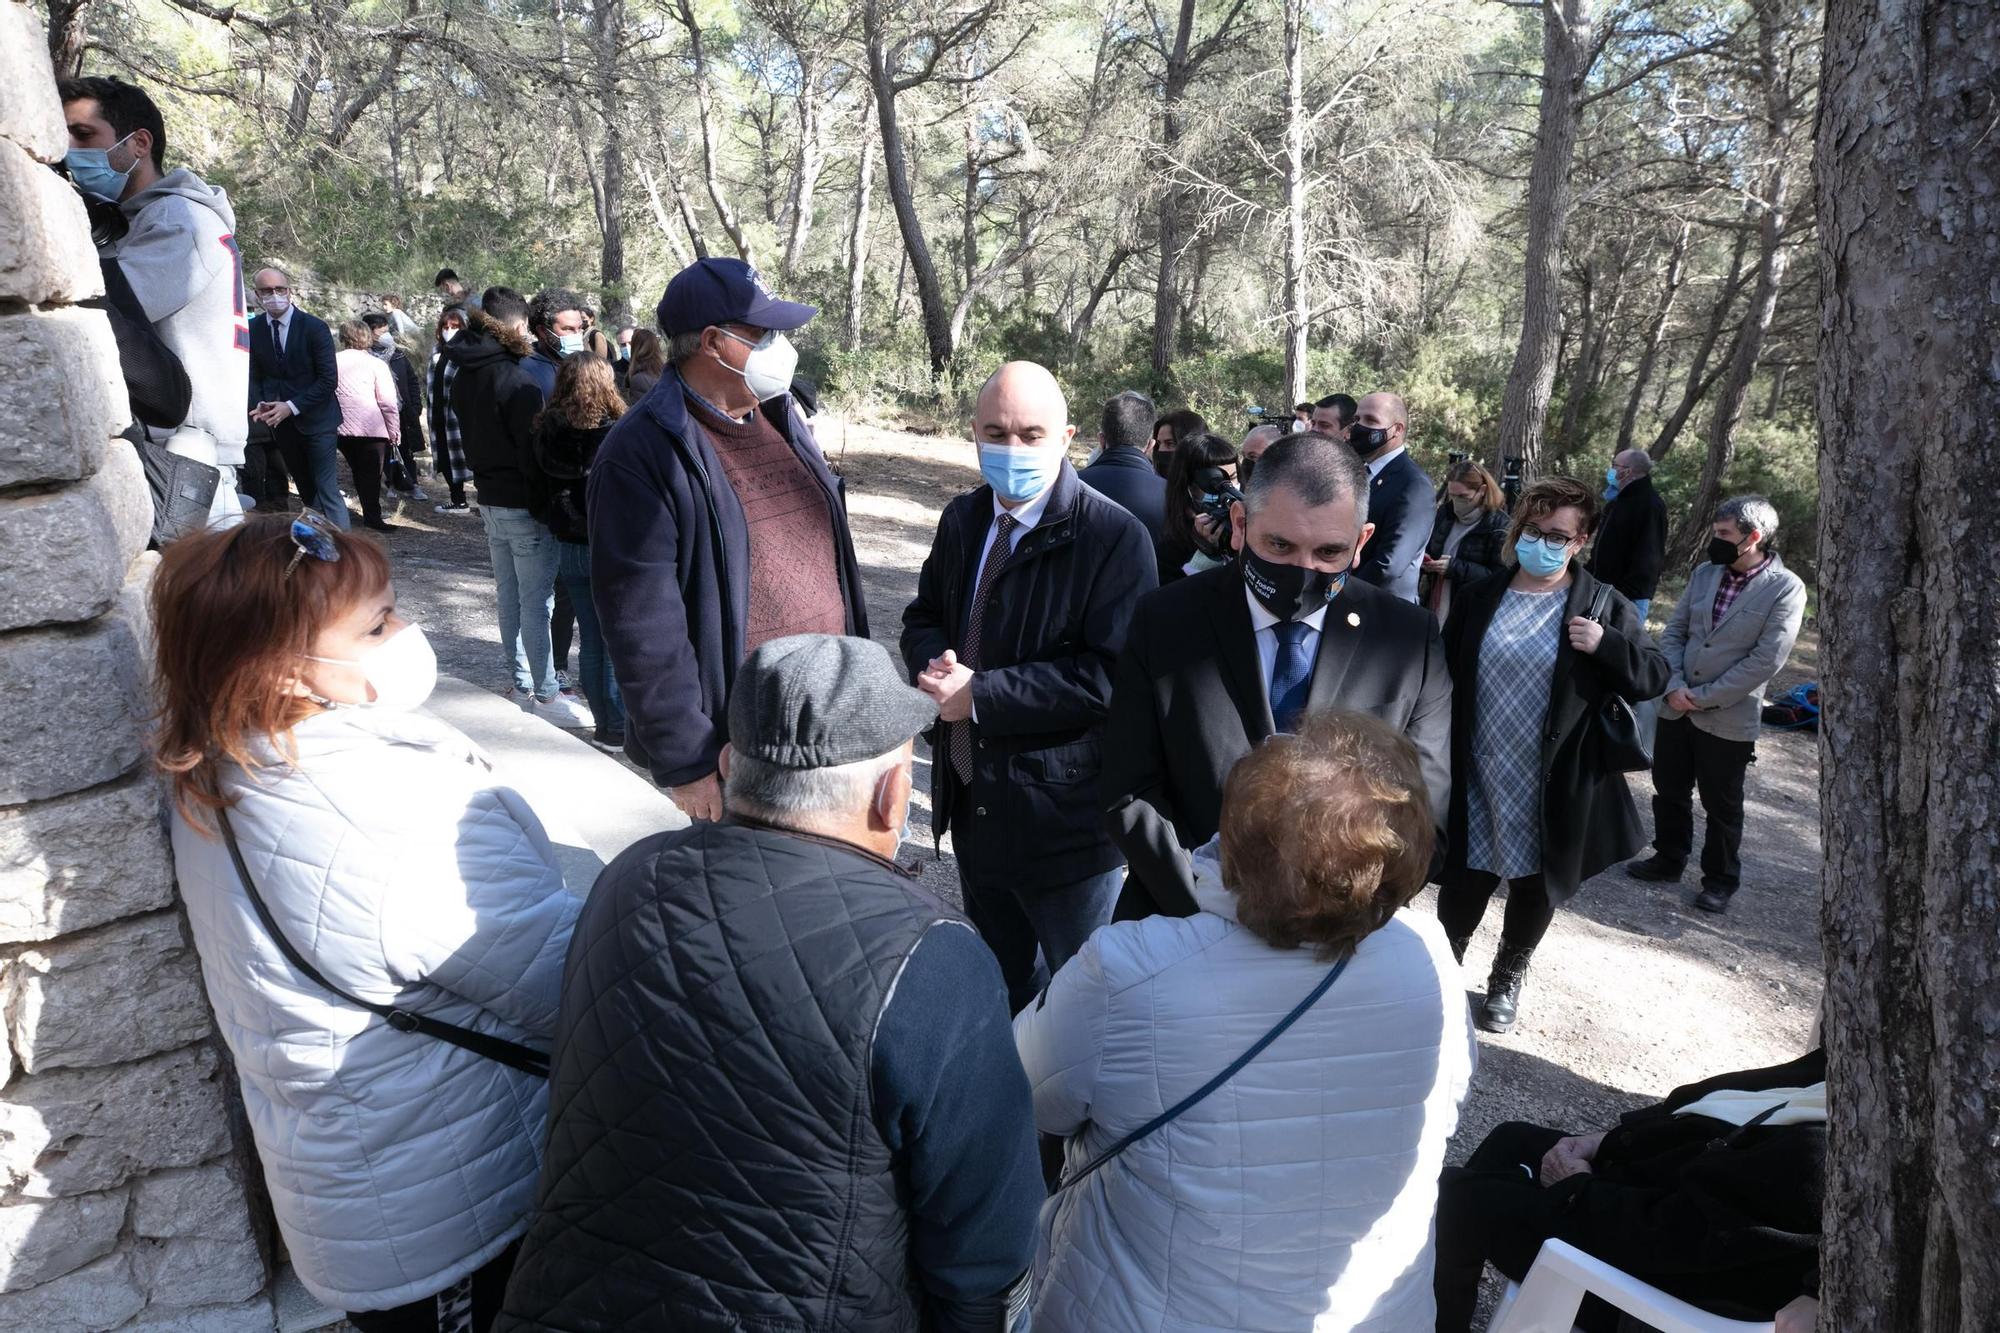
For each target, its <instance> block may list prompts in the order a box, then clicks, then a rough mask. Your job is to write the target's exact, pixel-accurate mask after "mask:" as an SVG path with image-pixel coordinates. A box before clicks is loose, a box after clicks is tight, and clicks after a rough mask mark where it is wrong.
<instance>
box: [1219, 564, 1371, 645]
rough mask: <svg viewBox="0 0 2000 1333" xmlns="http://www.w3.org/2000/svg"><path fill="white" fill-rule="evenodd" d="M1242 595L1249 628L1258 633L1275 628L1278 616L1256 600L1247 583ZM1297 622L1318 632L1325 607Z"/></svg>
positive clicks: (1324, 616) (1322, 620)
mask: <svg viewBox="0 0 2000 1333" xmlns="http://www.w3.org/2000/svg"><path fill="white" fill-rule="evenodd" d="M1349 577H1350V578H1351V577H1353V576H1352V575H1349ZM1243 597H1244V600H1246V601H1248V602H1249V603H1250V628H1251V629H1253V630H1255V631H1256V632H1257V633H1259V634H1262V633H1263V632H1264V631H1265V630H1267V629H1275V628H1276V627H1277V624H1278V618H1277V617H1276V616H1274V615H1272V614H1271V613H1270V611H1268V610H1266V609H1265V606H1264V604H1263V603H1262V602H1260V601H1258V600H1257V598H1256V597H1255V596H1254V595H1252V594H1251V592H1250V585H1249V584H1247V583H1246V584H1245V585H1243ZM1299 623H1300V624H1302V625H1308V626H1310V627H1311V628H1312V632H1313V633H1315V634H1318V633H1319V632H1320V626H1322V625H1324V624H1325V623H1326V608H1325V607H1324V606H1322V607H1320V608H1319V609H1318V610H1317V611H1314V612H1313V613H1312V614H1311V615H1309V616H1306V617H1305V618H1303V619H1302V620H1300V622H1299Z"/></svg>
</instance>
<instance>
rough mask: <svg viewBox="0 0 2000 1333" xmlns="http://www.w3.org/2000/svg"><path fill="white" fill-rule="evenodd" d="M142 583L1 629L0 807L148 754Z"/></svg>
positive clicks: (65, 789)
mask: <svg viewBox="0 0 2000 1333" xmlns="http://www.w3.org/2000/svg"><path fill="white" fill-rule="evenodd" d="M0 146H4V145H0ZM141 566H143V568H144V572H145V573H147V574H150V572H151V566H150V565H148V564H145V562H134V568H135V570H137V569H139V568H140V567H141ZM135 582H136V580H135V579H128V580H127V582H126V586H125V590H124V591H123V593H121V595H120V597H119V602H118V606H117V608H116V609H115V610H113V611H112V612H110V613H109V614H107V615H104V616H102V617H100V618H99V619H97V620H93V621H91V622H89V623H88V624H84V625H74V626H71V625H64V626H56V627H52V628H48V629H29V630H15V631H14V632H12V633H10V634H0V736H4V737H6V738H7V739H6V747H7V748H6V754H7V759H6V762H5V763H0V806H8V805H21V804H24V803H25V802H28V801H41V800H47V799H48V798H49V797H52V796H67V795H68V794H69V793H71V792H75V791H82V790H84V789H85V788H87V787H95V786H98V785H100V784H102V783H106V782H109V781H111V780H112V779H113V778H117V777H122V776H123V775H125V774H126V773H129V772H131V771H132V769H133V768H134V767H135V766H136V765H137V764H138V763H139V761H140V759H141V758H142V757H143V756H144V754H145V742H144V729H145V716H146V712H147V705H146V703H145V700H146V698H147V696H148V691H149V686H148V681H147V672H148V669H149V668H148V665H147V661H146V653H147V645H148V635H149V633H150V631H149V630H148V628H147V625H146V616H145V603H144V599H143V596H142V593H143V588H142V587H135ZM85 741H88V744H85V743H83V742H85Z"/></svg>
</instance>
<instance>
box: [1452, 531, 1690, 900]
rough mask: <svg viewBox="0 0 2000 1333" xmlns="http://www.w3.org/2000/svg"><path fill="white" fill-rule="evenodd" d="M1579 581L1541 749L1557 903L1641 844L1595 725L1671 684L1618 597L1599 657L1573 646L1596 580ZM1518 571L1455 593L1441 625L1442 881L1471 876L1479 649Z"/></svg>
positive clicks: (1547, 876) (1546, 856) (1568, 606)
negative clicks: (1446, 743) (1613, 700)
mask: <svg viewBox="0 0 2000 1333" xmlns="http://www.w3.org/2000/svg"><path fill="white" fill-rule="evenodd" d="M1571 570H1572V573H1573V574H1574V579H1573V581H1572V582H1571V584H1570V589H1569V596H1568V598H1567V599H1566V602H1565V605H1564V607H1563V614H1562V619H1561V621H1560V622H1559V623H1558V626H1557V631H1556V632H1557V633H1558V634H1560V635H1561V636H1562V637H1561V647H1560V648H1558V650H1557V652H1556V666H1555V674H1554V677H1553V680H1552V683H1551V684H1550V687H1549V713H1548V719H1547V721H1546V723H1545V724H1544V727H1543V732H1542V742H1541V750H1542V755H1541V772H1542V878H1543V881H1544V882H1545V883H1546V884H1547V886H1548V894H1549V898H1550V899H1551V901H1554V902H1558V903H1560V902H1566V901H1568V900H1569V899H1570V898H1571V897H1572V896H1574V895H1575V893H1576V891H1577V887H1578V886H1579V885H1581V884H1582V883H1583V881H1585V880H1587V879H1589V878H1590V877H1591V876H1592V875H1595V874H1597V873H1598V872H1599V871H1601V870H1603V869H1604V868H1605V867H1607V866H1610V865H1613V864H1616V863H1617V862H1619V861H1623V860H1625V859H1627V858H1628V857H1630V856H1632V855H1633V854H1634V853H1636V852H1637V851H1638V850H1639V848H1640V847H1641V846H1643V845H1644V839H1643V837H1642V835H1641V832H1640V828H1639V812H1638V810H1637V808H1636V807H1634V805H1633V804H1632V793H1631V791H1630V789H1628V788H1627V787H1626V785H1625V775H1624V774H1623V773H1618V772H1613V771H1612V770H1611V769H1609V768H1607V767H1606V766H1605V764H1604V762H1603V759H1602V757H1601V754H1600V745H1599V740H1598V730H1597V728H1596V727H1595V725H1594V724H1593V719H1594V718H1595V716H1596V715H1597V713H1598V711H1599V710H1600V709H1601V708H1602V707H1603V705H1604V701H1605V700H1606V699H1608V698H1609V697H1611V696H1612V695H1614V694H1615V695H1617V696H1618V697H1620V698H1622V699H1624V700H1626V701H1627V702H1629V703H1638V702H1639V701H1641V700H1644V699H1652V698H1655V697H1657V696H1658V695H1659V694H1660V692H1661V691H1662V690H1664V689H1666V687H1667V675H1668V672H1667V659H1666V657H1665V656H1664V655H1663V654H1662V653H1661V652H1660V650H1659V647H1658V646H1657V645H1656V644H1654V642H1653V640H1652V639H1651V638H1650V637H1649V636H1648V635H1647V634H1646V631H1645V627H1644V626H1643V625H1641V624H1640V623H1639V614H1638V612H1637V611H1635V610H1633V608H1632V604H1631V603H1630V602H1628V601H1626V600H1625V599H1624V598H1623V597H1621V596H1616V595H1614V596H1613V597H1612V598H1611V604H1610V606H1609V607H1608V608H1607V609H1606V610H1605V613H1604V620H1603V625H1604V641H1603V642H1602V643H1600V644H1599V645H1598V646H1597V651H1596V652H1595V653H1592V654H1589V655H1587V656H1585V655H1580V654H1578V653H1576V652H1575V651H1573V650H1572V649H1571V648H1570V646H1569V629H1568V627H1569V622H1570V620H1571V619H1573V618H1574V617H1576V616H1581V615H1587V614H1588V613H1589V611H1590V604H1591V599H1592V598H1593V597H1594V596H1596V594H1597V588H1598V583H1597V580H1596V579H1594V578H1592V577H1591V576H1590V575H1589V574H1587V573H1585V572H1584V571H1582V570H1579V569H1576V568H1575V566H1574V565H1572V566H1571ZM1513 577H1514V571H1513V570H1512V569H1511V568H1508V569H1502V570H1501V571H1500V572H1499V573H1497V574H1494V575H1493V576H1492V577H1490V578H1487V579H1485V580H1482V581H1481V582H1479V583H1475V584H1473V585H1472V586H1471V587H1469V588H1466V589H1463V590H1461V591H1458V592H1454V593H1453V594H1452V602H1451V615H1450V617H1449V618H1448V619H1447V620H1446V621H1445V626H1444V651H1445V660H1446V662H1447V663H1449V665H1450V668H1451V679H1452V710H1451V773H1452V784H1451V814H1450V817H1449V819H1448V820H1447V822H1446V824H1445V828H1446V845H1445V874H1446V875H1460V874H1463V873H1464V872H1465V856H1466V850H1465V820H1466V797H1467V792H1468V790H1469V784H1470V782H1471V775H1472V772H1473V760H1472V737H1473V732H1474V729H1475V728H1476V727H1477V725H1478V721H1479V652H1480V647H1481V645H1482V644H1483V643H1484V642H1485V638H1486V631H1487V628H1488V627H1489V626H1490V625H1491V624H1492V623H1493V613H1494V612H1495V611H1496V610H1498V609H1499V606H1500V599H1501V597H1502V596H1503V595H1504V594H1505V593H1506V591H1507V585H1508V583H1509V582H1510V581H1511V580H1512V579H1513Z"/></svg>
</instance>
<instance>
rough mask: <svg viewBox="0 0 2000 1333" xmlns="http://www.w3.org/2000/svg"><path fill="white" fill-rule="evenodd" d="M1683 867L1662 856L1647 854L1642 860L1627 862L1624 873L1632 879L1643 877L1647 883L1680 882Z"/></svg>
mask: <svg viewBox="0 0 2000 1333" xmlns="http://www.w3.org/2000/svg"><path fill="white" fill-rule="evenodd" d="M1684 869H1685V867H1683V866H1677V865H1675V864H1674V863H1673V862H1672V861H1669V860H1667V859H1666V858H1665V857H1663V856H1649V857H1647V858H1646V859H1645V860H1643V861H1633V862H1630V863H1628V864H1627V865H1626V867H1625V873H1626V874H1628V875H1630V876H1631V877H1632V878H1633V879H1643V880H1645V881H1646V882H1647V883H1649V884H1678V883H1680V882H1681V871H1682V870H1684Z"/></svg>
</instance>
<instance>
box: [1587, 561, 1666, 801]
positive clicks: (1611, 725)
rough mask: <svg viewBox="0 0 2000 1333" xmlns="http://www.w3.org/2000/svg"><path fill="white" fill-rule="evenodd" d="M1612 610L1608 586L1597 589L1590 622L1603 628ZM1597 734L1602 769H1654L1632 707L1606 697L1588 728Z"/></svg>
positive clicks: (1602, 584) (1619, 771)
mask: <svg viewBox="0 0 2000 1333" xmlns="http://www.w3.org/2000/svg"><path fill="white" fill-rule="evenodd" d="M1610 609H1611V585H1610V584H1608V583H1600V584H1598V585H1597V595H1596V596H1594V597H1592V598H1591V599H1590V619H1592V620H1594V621H1596V622H1597V623H1598V624H1600V625H1602V624H1603V623H1604V613H1605V612H1606V611H1608V610H1610ZM1591 725H1592V726H1593V727H1594V728H1595V729H1596V731H1597V753H1598V757H1599V758H1600V759H1602V760H1603V761H1604V766H1605V767H1606V768H1608V769H1610V770H1611V771H1612V772H1614V773H1641V772H1644V771H1645V770H1646V769H1649V768H1651V767H1652V766H1653V753H1652V751H1651V750H1649V749H1648V748H1647V747H1646V742H1645V741H1644V739H1642V735H1643V733H1641V731H1640V730H1639V718H1638V715H1637V714H1635V713H1634V712H1633V711H1632V705H1631V704H1629V703H1626V702H1625V700H1623V699H1621V698H1619V697H1618V696H1617V695H1615V694H1610V695H1606V696H1605V698H1604V704H1603V706H1602V707H1601V708H1599V709H1598V710H1597V717H1596V718H1595V719H1594V720H1593V722H1592V724H1591Z"/></svg>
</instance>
